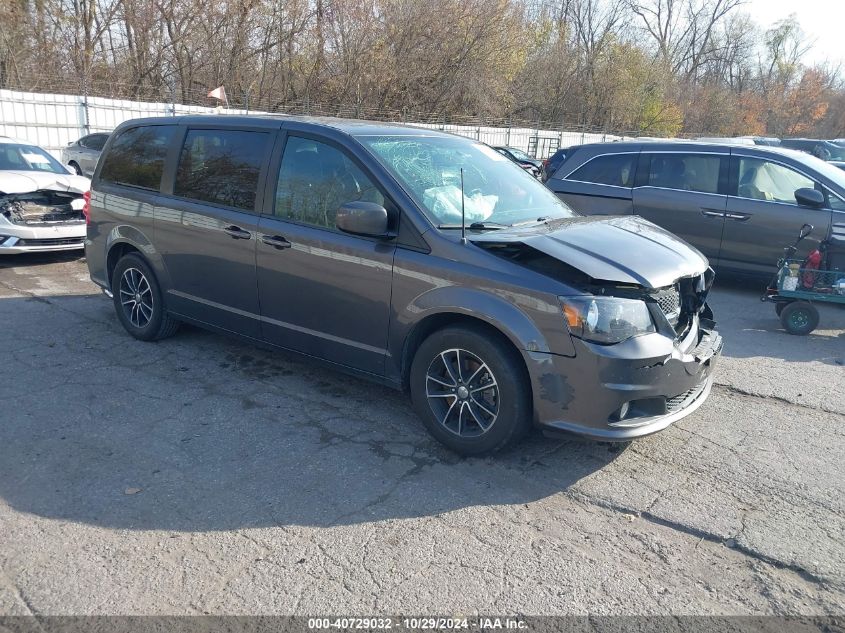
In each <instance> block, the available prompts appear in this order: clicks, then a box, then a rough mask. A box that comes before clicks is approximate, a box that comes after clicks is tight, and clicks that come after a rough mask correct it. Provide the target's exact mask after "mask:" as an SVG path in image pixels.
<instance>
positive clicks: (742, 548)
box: [564, 491, 838, 587]
mask: <svg viewBox="0 0 845 633" xmlns="http://www.w3.org/2000/svg"><path fill="white" fill-rule="evenodd" d="M564 494H565V495H566V496H568V497H570V498H572V499H575V500H579V501H581V502H582V503H589V504H592V505H595V506H598V507H600V508H605V509H607V510H612V511H613V512H619V513H622V514H633V515H635V516H638V517H640V518H642V519H645V520H646V521H648V522H649V523H653V524H654V525H660V526H663V527H666V528H669V529H671V530H675V531H676V532H682V533H684V534H688V535H689V536H693V537H695V538H699V539H702V540H705V541H708V542H710V543H716V544H718V545H723V546H724V547H727V548H728V549H732V550H734V551H736V552H739V553H741V554H744V555H745V556H748V557H749V558H752V559H754V560H758V561H760V562H762V563H766V564H767V565H771V566H772V567H775V568H776V569H784V570H787V571H791V572H793V573H795V574H796V575H798V576H799V577H800V578H801V579H802V580H805V581H807V582H810V583H812V584H815V585H820V586H823V587H832V586H833V587H838V584H837V583H834V582H832V581H830V580H828V579H825V578H822V577H820V576H817V575H816V574H814V573H813V572H811V571H809V570H808V569H806V568H804V567H802V566H801V565H797V564H795V563H786V562H784V561H782V560H779V559H777V558H775V557H773V556H770V555H768V554H765V553H763V552H760V551H759V550H756V549H753V548H750V547H748V546H746V545H743V544H742V543H740V542H739V541H737V539H736V537H731V538H728V539H723V538H722V537H721V536H719V535H718V534H713V533H712V532H708V531H707V530H704V529H701V528H697V527H694V526H692V525H685V524H683V523H679V522H677V521H672V520H671V519H665V518H663V517H661V516H658V515H656V514H653V513H651V512H648V511H645V510H637V509H635V508H630V507H626V506H624V505H622V504H618V503H615V502H613V501H608V500H606V499H600V498H598V497H593V496H591V495H588V494H585V493H583V492H580V491H566V492H564ZM743 529H744V528H743ZM737 536H738V535H737ZM729 543H730V544H729Z"/></svg>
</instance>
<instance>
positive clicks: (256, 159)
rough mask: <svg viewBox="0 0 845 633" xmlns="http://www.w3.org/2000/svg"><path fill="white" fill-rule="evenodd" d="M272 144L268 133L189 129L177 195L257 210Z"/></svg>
mask: <svg viewBox="0 0 845 633" xmlns="http://www.w3.org/2000/svg"><path fill="white" fill-rule="evenodd" d="M268 142H269V135H268V134H267V133H265V132H247V131H243V130H189V131H188V134H187V136H186V137H185V143H184V145H182V152H181V154H180V155H179V167H178V169H177V171H176V183H175V185H174V187H173V193H174V194H175V195H177V196H181V197H183V198H191V199H192V200H199V201H201V202H212V203H215V204H222V205H224V206H227V207H235V208H236V209H243V210H245V211H254V210H255V198H256V194H257V192H258V177H259V175H260V174H261V165H262V163H263V161H264V156H265V154H266V150H267V144H268Z"/></svg>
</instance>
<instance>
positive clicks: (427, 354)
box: [410, 326, 532, 455]
mask: <svg viewBox="0 0 845 633" xmlns="http://www.w3.org/2000/svg"><path fill="white" fill-rule="evenodd" d="M410 391H411V401H412V403H413V405H414V409H415V410H416V412H417V414H418V415H419V416H420V418H422V421H423V423H424V424H425V427H426V429H428V431H429V433H431V434H432V435H433V436H434V437H435V438H436V439H437V440H439V441H440V442H441V443H442V444H444V445H445V446H447V447H448V448H450V449H452V450H453V451H455V452H456V453H460V454H461V455H480V454H482V453H490V452H495V451H498V450H501V449H502V448H504V447H505V446H508V445H511V444H515V443H516V442H518V441H519V440H520V439H522V438H523V437H524V436H525V435H526V434H527V433H528V431H530V430H531V420H532V405H531V386H530V382H529V380H528V375H527V372H526V371H525V366H524V364H523V361H522V358H520V356H519V354H518V353H517V351H516V350H515V349H514V348H513V346H511V345H510V343H509V342H508V341H507V340H506V339H505V338H504V337H503V336H502V335H501V334H498V333H497V332H494V331H491V330H488V329H486V328H482V327H475V326H453V327H447V328H444V329H442V330H439V331H437V332H434V333H433V334H432V335H431V336H429V337H428V338H427V339H426V340H425V341H423V343H422V345H420V347H419V349H417V352H416V354H415V355H414V359H413V362H412V363H411V373H410Z"/></svg>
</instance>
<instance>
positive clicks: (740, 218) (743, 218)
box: [725, 213, 751, 222]
mask: <svg viewBox="0 0 845 633" xmlns="http://www.w3.org/2000/svg"><path fill="white" fill-rule="evenodd" d="M725 217H726V218H730V219H731V220H736V221H737V222H747V221H748V220H750V219H751V214H750V213H727V214H725Z"/></svg>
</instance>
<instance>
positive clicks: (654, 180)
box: [644, 154, 721, 193]
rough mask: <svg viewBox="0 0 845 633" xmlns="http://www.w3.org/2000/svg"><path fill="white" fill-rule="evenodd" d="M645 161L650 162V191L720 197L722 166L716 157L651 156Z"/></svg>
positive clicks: (689, 155) (695, 155)
mask: <svg viewBox="0 0 845 633" xmlns="http://www.w3.org/2000/svg"><path fill="white" fill-rule="evenodd" d="M644 158H645V156H644ZM648 159H650V162H649V169H648V186H650V187H662V188H664V189H679V190H681V191H697V192H700V193H719V168H720V166H721V157H719V156H713V155H706V154H652V155H650V156H649V157H648ZM648 159H647V160H648Z"/></svg>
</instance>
